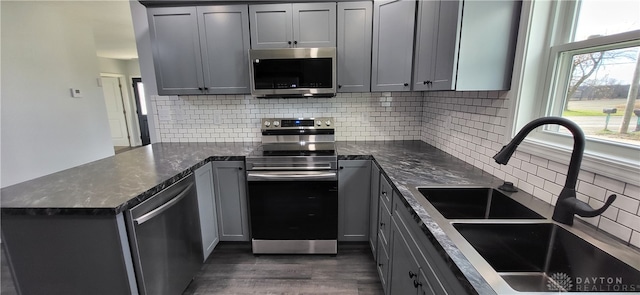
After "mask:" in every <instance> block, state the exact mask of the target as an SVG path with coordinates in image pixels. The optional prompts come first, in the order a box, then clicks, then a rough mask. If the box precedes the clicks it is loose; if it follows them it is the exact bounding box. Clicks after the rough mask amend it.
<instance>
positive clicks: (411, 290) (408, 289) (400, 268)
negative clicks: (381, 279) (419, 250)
mask: <svg viewBox="0 0 640 295" xmlns="http://www.w3.org/2000/svg"><path fill="white" fill-rule="evenodd" d="M392 223H393V228H392V229H391V241H392V242H391V257H390V258H389V259H390V260H391V277H390V279H389V288H390V289H389V294H418V284H419V278H418V275H419V266H418V262H417V261H416V259H415V257H414V256H413V253H411V250H409V244H408V243H409V242H412V241H407V238H408V237H405V236H404V235H403V233H401V232H400V229H399V228H398V225H397V224H396V222H395V220H394V221H393V222H392Z"/></svg>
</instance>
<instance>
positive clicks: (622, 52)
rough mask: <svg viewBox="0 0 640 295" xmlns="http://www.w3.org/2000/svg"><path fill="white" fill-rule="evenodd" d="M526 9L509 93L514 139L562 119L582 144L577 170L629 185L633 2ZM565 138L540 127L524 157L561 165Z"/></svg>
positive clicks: (632, 165)
mask: <svg viewBox="0 0 640 295" xmlns="http://www.w3.org/2000/svg"><path fill="white" fill-rule="evenodd" d="M527 5H528V6H527V8H526V9H523V17H524V18H525V22H528V23H527V24H525V25H527V28H526V32H525V33H526V34H527V36H526V41H525V42H527V44H526V45H525V48H524V53H523V64H522V66H521V69H520V71H521V73H520V75H521V77H520V80H521V81H520V84H519V85H518V86H516V88H517V90H516V91H517V92H518V111H517V114H515V117H514V130H513V131H514V133H515V132H517V131H518V130H519V129H520V128H521V127H522V126H523V125H524V124H526V123H527V122H528V121H530V120H532V119H534V118H538V117H543V116H562V117H565V118H567V119H569V120H572V121H574V122H575V123H577V124H578V125H579V126H580V127H581V128H582V129H583V131H584V133H585V135H586V136H587V147H586V150H585V162H589V161H591V162H590V163H586V166H585V162H583V167H589V168H590V169H589V170H590V171H592V172H597V173H600V174H603V175H608V176H610V177H614V178H617V179H621V180H627V182H631V181H633V182H634V183H637V181H638V180H637V175H638V173H640V116H639V115H640V99H638V98H639V97H640V95H639V91H638V80H640V73H637V72H639V71H640V64H639V63H640V58H639V57H640V1H637V0H618V1H603V0H580V1H532V2H530V3H527ZM523 7H524V6H523ZM521 32H522V30H521ZM545 64H546V65H547V67H546V68H545V66H544V65H545ZM516 74H518V73H516ZM541 98H542V99H541ZM634 110H635V112H634ZM568 134H569V133H568V131H567V130H566V129H564V128H562V127H559V126H545V127H544V128H541V129H540V130H539V131H537V132H535V133H532V134H531V135H530V136H529V137H530V138H531V140H529V143H528V146H529V147H528V148H525V150H527V151H529V152H535V153H540V152H541V151H543V152H544V153H545V155H550V156H549V158H550V159H552V160H557V161H559V162H566V159H567V155H566V154H568V151H569V150H570V148H571V146H572V140H571V138H570V137H569V136H568ZM541 149H542V150H541ZM563 153H564V154H563ZM558 154H562V155H560V156H557V155H558ZM554 157H555V158H554ZM620 167H624V169H620Z"/></svg>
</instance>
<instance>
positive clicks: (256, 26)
mask: <svg viewBox="0 0 640 295" xmlns="http://www.w3.org/2000/svg"><path fill="white" fill-rule="evenodd" d="M249 13H250V18H251V20H250V23H251V48H252V49H270V48H295V47H335V46H336V3H335V2H328V3H293V4H292V3H285V4H259V5H250V6H249Z"/></svg>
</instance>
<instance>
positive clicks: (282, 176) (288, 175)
mask: <svg viewBox="0 0 640 295" xmlns="http://www.w3.org/2000/svg"><path fill="white" fill-rule="evenodd" d="M314 180H315V181H318V180H325V181H335V180H338V173H337V172H335V171H296V172H292V171H260V172H257V171H248V172H247V181H314Z"/></svg>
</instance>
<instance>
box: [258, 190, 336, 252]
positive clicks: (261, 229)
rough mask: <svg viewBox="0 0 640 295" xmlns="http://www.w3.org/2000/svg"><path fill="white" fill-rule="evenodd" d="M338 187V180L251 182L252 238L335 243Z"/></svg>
mask: <svg viewBox="0 0 640 295" xmlns="http://www.w3.org/2000/svg"><path fill="white" fill-rule="evenodd" d="M337 185H338V183H337V181H252V182H249V211H250V215H251V234H252V238H253V239H260V240H335V239H336V238H337V237H338V186H337Z"/></svg>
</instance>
